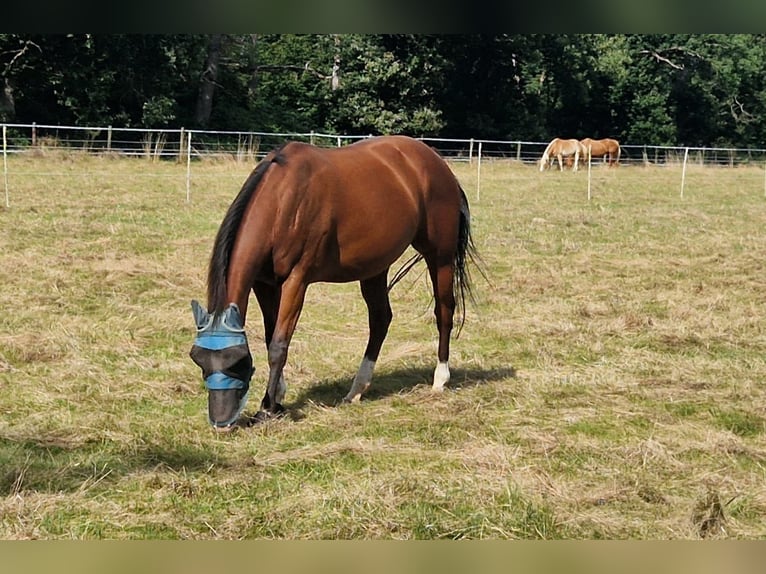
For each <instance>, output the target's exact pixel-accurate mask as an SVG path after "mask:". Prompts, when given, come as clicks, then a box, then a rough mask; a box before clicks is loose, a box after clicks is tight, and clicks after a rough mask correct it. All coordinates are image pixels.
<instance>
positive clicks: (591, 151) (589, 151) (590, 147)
mask: <svg viewBox="0 0 766 574" xmlns="http://www.w3.org/2000/svg"><path fill="white" fill-rule="evenodd" d="M592 153H593V147H592V146H590V145H589V146H588V201H590V156H591V154H592Z"/></svg>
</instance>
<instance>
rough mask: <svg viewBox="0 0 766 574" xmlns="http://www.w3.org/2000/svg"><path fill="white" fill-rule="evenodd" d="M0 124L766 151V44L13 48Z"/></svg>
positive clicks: (154, 42)
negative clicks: (596, 141) (597, 141)
mask: <svg viewBox="0 0 766 574" xmlns="http://www.w3.org/2000/svg"><path fill="white" fill-rule="evenodd" d="M0 74H2V77H1V78H0V84H1V85H0V88H2V89H1V90H0V121H2V122H5V123H12V122H15V123H32V122H37V123H48V124H60V125H65V124H69V125H83V126H85V125H100V126H103V125H113V126H116V127H146V128H163V127H186V128H196V129H218V130H242V131H275V132H295V131H298V132H306V131H310V130H316V131H325V132H331V133H339V134H355V135H358V134H384V133H405V134H409V135H413V136H430V137H456V138H469V137H474V138H480V139H502V140H532V141H546V140H548V139H551V138H552V137H554V136H562V137H577V138H583V137H594V138H602V137H614V138H618V139H620V140H621V141H624V142H630V143H643V144H648V145H688V146H727V147H764V136H765V135H766V35H764V34H756V35H754V34H683V35H680V34H654V35H643V34H519V35H508V34H504V35H482V34H454V35H452V34H451V35H419V34H414V35H413V34H305V35H304V34H301V35H293V34H247V35H245V34H209V35H203V34H183V35H178V34H173V35H147V34H124V35H116V34H109V35H106V34H104V35H101V34H49V35H31V34H0Z"/></svg>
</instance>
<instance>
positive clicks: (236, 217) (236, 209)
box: [207, 145, 285, 316]
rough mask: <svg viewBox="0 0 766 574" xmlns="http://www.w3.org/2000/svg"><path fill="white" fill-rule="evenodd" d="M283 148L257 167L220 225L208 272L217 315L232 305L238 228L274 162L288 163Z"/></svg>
mask: <svg viewBox="0 0 766 574" xmlns="http://www.w3.org/2000/svg"><path fill="white" fill-rule="evenodd" d="M282 148H284V145H282V146H280V147H279V148H277V149H276V150H274V151H273V152H271V153H270V154H269V155H267V156H266V157H265V158H264V159H263V160H261V162H260V163H259V164H258V165H257V166H256V167H255V169H254V170H253V171H252V173H251V174H250V176H249V177H248V178H247V179H246V180H245V183H244V184H243V185H242V189H240V190H239V194H237V197H236V198H234V201H233V202H232V204H231V205H230V206H229V210H228V211H227V212H226V215H225V216H224V218H223V222H222V223H221V226H220V227H219V228H218V234H217V235H216V237H215V243H214V244H213V253H212V255H211V256H210V264H209V266H208V275H207V307H208V311H209V312H210V313H212V314H213V315H216V316H217V315H219V314H221V313H223V311H224V310H225V309H226V307H227V306H228V304H229V301H228V300H227V293H226V275H227V271H228V269H229V256H230V255H231V250H232V247H233V246H234V240H235V238H236V237H237V231H238V230H239V226H240V224H241V223H242V217H243V216H244V214H245V209H246V208H247V205H248V204H249V203H250V199H251V198H252V197H253V194H254V193H255V191H256V190H257V189H258V185H259V184H260V182H261V180H262V179H263V176H264V174H265V173H266V171H267V170H268V169H269V167H270V166H271V164H272V163H278V164H280V165H281V164H283V163H284V161H285V158H284V156H283V155H282V153H281V152H282Z"/></svg>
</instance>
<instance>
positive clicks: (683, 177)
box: [681, 147, 689, 197]
mask: <svg viewBox="0 0 766 574" xmlns="http://www.w3.org/2000/svg"><path fill="white" fill-rule="evenodd" d="M688 159H689V148H688V147H687V148H686V150H685V151H684V167H683V170H682V171H681V197H683V196H684V184H685V183H686V160H688Z"/></svg>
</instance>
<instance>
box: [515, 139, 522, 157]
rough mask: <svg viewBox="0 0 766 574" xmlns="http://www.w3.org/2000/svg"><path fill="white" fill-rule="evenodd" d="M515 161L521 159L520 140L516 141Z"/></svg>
mask: <svg viewBox="0 0 766 574" xmlns="http://www.w3.org/2000/svg"><path fill="white" fill-rule="evenodd" d="M516 161H521V142H520V141H519V142H516Z"/></svg>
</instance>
